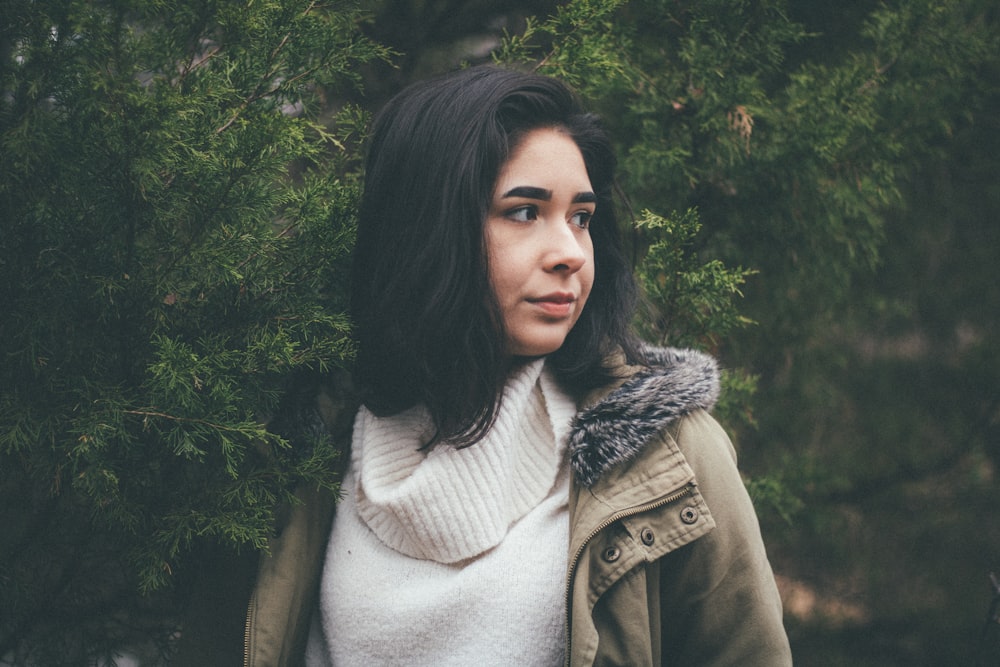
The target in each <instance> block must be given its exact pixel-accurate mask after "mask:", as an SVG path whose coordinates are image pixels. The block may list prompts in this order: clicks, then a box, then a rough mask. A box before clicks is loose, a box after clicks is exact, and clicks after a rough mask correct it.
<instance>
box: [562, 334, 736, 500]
mask: <svg viewBox="0 0 1000 667" xmlns="http://www.w3.org/2000/svg"><path fill="white" fill-rule="evenodd" d="M637 361H638V362H639V363H638V365H635V366H628V365H626V364H625V363H624V361H623V360H620V361H619V363H618V364H617V365H618V366H619V368H618V373H617V374H618V375H619V377H624V378H626V379H625V380H624V382H623V383H621V384H619V385H618V386H617V387H613V388H612V389H611V390H610V391H606V390H605V391H603V392H602V394H603V395H600V396H599V397H597V398H596V400H595V399H594V398H591V400H590V401H588V402H587V403H588V405H587V406H586V407H584V409H583V410H581V411H580V412H579V413H578V414H577V415H576V417H575V418H574V419H573V423H572V426H571V432H570V437H569V451H570V463H571V465H572V467H573V471H574V474H575V475H576V479H577V481H578V482H579V483H580V484H581V485H582V486H584V487H588V488H589V487H591V486H592V485H593V484H594V483H595V482H596V481H597V480H598V479H600V478H601V476H602V475H603V474H604V473H605V472H607V471H608V470H610V469H612V468H615V467H617V466H620V465H622V464H624V463H627V462H628V461H631V460H632V459H634V458H636V456H638V455H639V453H640V452H642V450H643V449H644V448H645V446H646V444H647V443H648V442H649V441H650V439H652V438H653V437H654V436H655V435H656V434H658V433H660V432H661V431H662V430H663V429H664V428H666V427H667V426H668V425H669V424H670V423H672V422H673V421H675V420H676V419H677V418H679V417H682V416H684V415H686V414H688V413H690V412H692V411H694V410H698V409H705V410H709V409H711V408H712V406H714V405H715V402H716V400H717V399H718V397H719V370H718V365H717V363H716V361H715V359H713V358H712V357H710V356H708V355H707V354H704V353H703V352H698V351H697V350H689V349H676V348H655V347H651V346H648V347H645V348H643V349H642V350H641V358H640V359H638V360H637Z"/></svg>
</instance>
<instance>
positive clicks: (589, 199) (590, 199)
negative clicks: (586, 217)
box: [503, 185, 597, 204]
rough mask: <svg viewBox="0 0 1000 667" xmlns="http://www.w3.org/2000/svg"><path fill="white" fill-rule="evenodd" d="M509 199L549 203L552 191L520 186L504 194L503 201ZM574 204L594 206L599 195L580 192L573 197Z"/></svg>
mask: <svg viewBox="0 0 1000 667" xmlns="http://www.w3.org/2000/svg"><path fill="white" fill-rule="evenodd" d="M508 197H523V198H524V199H538V200H540V201H549V200H551V199H552V191H551V190H546V189H545V188H536V187H532V186H530V185H519V186H517V187H516V188H512V189H510V190H508V191H507V192H505V193H504V194H503V199H507V198H508ZM573 203H574V204H593V203H597V195H595V194H594V193H593V192H578V193H576V196H574V197H573Z"/></svg>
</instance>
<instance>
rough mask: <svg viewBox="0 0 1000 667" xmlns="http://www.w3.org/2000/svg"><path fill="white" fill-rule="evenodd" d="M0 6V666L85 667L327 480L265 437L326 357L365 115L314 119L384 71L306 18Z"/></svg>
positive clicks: (360, 46)
mask: <svg viewBox="0 0 1000 667" xmlns="http://www.w3.org/2000/svg"><path fill="white" fill-rule="evenodd" d="M0 7H2V9H0V11H2V19H0V31H2V32H0V216H2V220H3V222H2V226H3V229H2V234H0V303H2V304H3V318H2V319H0V341H2V342H0V346H2V355H0V357H2V359H3V361H2V363H0V525H3V527H4V530H3V533H4V535H3V539H2V541H0V599H2V600H3V603H2V605H0V658H2V659H13V660H15V661H16V662H30V663H31V664H49V663H51V664H85V663H88V662H90V661H92V660H94V659H97V658H99V657H100V656H102V655H110V654H111V652H112V651H113V649H114V648H115V647H116V646H117V645H119V644H121V643H122V642H123V641H129V640H130V639H132V637H131V636H132V635H135V634H139V635H143V634H148V633H149V632H152V633H153V635H155V636H159V637H160V639H161V640H163V641H165V640H166V637H167V635H168V634H169V633H170V632H171V631H172V630H173V628H171V627H169V622H168V619H165V618H164V617H163V615H162V614H163V608H162V606H160V605H162V604H164V603H166V602H169V601H170V600H169V599H167V598H155V597H150V596H148V595H145V594H149V593H151V592H153V591H156V590H159V589H162V588H163V587H164V585H165V584H167V583H168V582H169V580H170V579H171V578H172V577H171V575H172V574H173V573H178V572H181V571H183V563H184V556H185V554H186V553H187V552H188V550H189V549H190V548H191V547H192V546H193V545H195V544H197V543H199V542H201V541H205V540H212V541H217V542H219V543H222V544H225V545H229V546H230V547H231V548H232V549H234V550H235V549H237V548H242V549H258V548H261V547H263V546H264V544H265V540H266V538H267V536H268V534H269V531H270V526H271V524H272V519H273V516H272V515H273V512H274V508H275V507H276V505H277V502H278V501H279V500H287V498H288V496H289V494H290V490H291V488H292V487H293V485H294V484H296V483H308V484H318V485H324V486H331V485H333V484H335V483H336V480H335V479H334V477H333V475H332V472H331V470H332V468H333V466H332V465H331V456H332V454H331V449H330V447H329V443H324V442H313V443H310V444H311V445H312V447H310V448H299V449H296V450H294V451H293V450H292V449H290V448H289V443H288V442H287V441H286V440H285V439H283V438H282V437H279V436H277V435H275V434H274V433H271V432H269V431H268V430H267V429H266V428H265V423H266V421H267V418H268V415H269V414H272V413H273V412H274V410H275V408H276V406H277V404H278V402H279V400H280V397H281V396H282V394H283V393H284V391H285V390H286V389H287V388H288V387H289V386H290V384H291V383H293V382H295V381H296V379H297V378H299V377H300V376H303V375H306V374H313V373H322V372H325V371H329V370H331V369H333V368H336V367H338V366H341V365H342V364H343V363H344V362H345V361H346V360H348V359H349V358H350V356H351V349H352V347H351V341H350V337H349V328H348V325H347V322H346V320H345V318H344V316H343V315H342V314H341V313H342V311H343V295H342V289H343V280H342V277H343V275H344V270H345V262H346V260H345V257H346V253H347V251H348V249H349V247H350V243H351V239H352V234H353V210H354V202H355V196H356V183H355V181H356V176H355V174H356V171H357V169H356V167H357V165H356V156H357V150H356V148H355V147H354V143H355V141H356V138H357V136H358V133H359V131H360V130H361V129H362V128H363V124H364V114H363V113H362V112H360V111H359V110H358V109H356V108H352V107H344V108H342V109H340V110H339V111H337V113H336V115H335V117H334V118H332V119H321V118H320V117H319V115H318V114H319V112H320V111H322V110H323V109H324V104H323V102H324V97H323V96H324V95H327V94H329V93H330V92H331V91H334V92H335V91H338V90H351V89H353V88H354V87H355V86H356V85H357V84H358V82H359V76H358V68H359V65H360V64H361V63H363V62H365V61H368V60H371V59H372V58H378V57H383V56H385V53H384V51H382V50H381V49H379V48H377V47H375V46H374V45H373V43H371V42H370V41H368V40H367V39H365V38H364V37H362V36H361V34H360V31H359V22H360V21H361V20H362V18H363V16H362V14H361V13H360V12H359V11H358V10H356V9H351V8H350V6H349V5H337V6H336V7H330V6H328V5H325V4H324V3H317V2H315V0H312V1H310V0H268V1H265V2H254V3H245V2H236V1H235V0H218V1H216V2H207V3H206V2H200V1H195V0H165V1H162V2H140V1H134V0H98V1H92V0H59V1H56V2H45V3H41V2H18V1H16V0H4V2H3V3H2V5H0ZM140 593H141V594H143V595H145V597H144V596H143V595H140Z"/></svg>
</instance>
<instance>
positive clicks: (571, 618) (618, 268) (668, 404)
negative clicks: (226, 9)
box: [192, 67, 791, 666]
mask: <svg viewBox="0 0 1000 667" xmlns="http://www.w3.org/2000/svg"><path fill="white" fill-rule="evenodd" d="M613 171H614V159H613V155H612V151H611V147H610V143H609V141H608V138H607V137H606V136H605V134H604V132H603V131H602V130H601V128H600V126H599V124H598V122H597V119H596V118H595V117H594V116H592V115H588V114H586V113H584V112H583V110H582V109H581V107H580V105H579V103H578V102H577V100H576V99H575V97H574V96H573V95H572V94H571V93H570V92H569V91H568V90H567V89H566V88H565V87H564V86H563V85H562V84H560V83H559V82H557V81H555V80H553V79H550V78H546V77H541V76H536V75H529V74H521V73H517V72H511V71H505V70H501V69H497V68H492V67H485V68H472V69H468V70H464V71H462V72H459V73H457V74H452V75H449V76H446V77H442V78H439V79H435V80H433V81H430V82H425V83H421V84H417V85H415V86H413V87H411V88H409V89H407V90H405V91H404V92H402V93H401V94H400V95H398V96H397V97H396V98H394V99H393V100H392V101H390V102H389V104H388V105H387V106H386V108H385V109H384V110H383V111H382V112H381V114H380V115H379V116H378V118H377V119H376V122H375V125H374V128H373V133H372V140H371V145H370V148H369V158H368V162H367V170H366V177H365V190H364V194H363V198H362V205H361V209H360V214H359V223H358V240H357V247H356V254H355V259H354V262H355V263H354V270H353V285H352V311H353V312H352V314H353V317H354V320H355V324H356V334H357V339H358V343H359V349H358V357H357V362H356V367H355V369H354V374H353V375H354V382H355V387H354V390H353V391H352V392H351V393H352V394H353V395H356V396H357V397H359V399H360V401H361V403H362V406H361V408H360V409H359V410H358V411H357V413H356V416H355V417H354V421H353V427H352V429H351V433H350V435H349V437H344V438H343V440H344V441H346V440H350V454H349V455H345V457H344V460H345V463H347V464H348V465H347V470H346V472H345V476H344V482H343V485H342V492H343V499H342V501H341V502H340V503H339V505H338V507H337V511H336V515H335V517H334V518H333V521H332V530H331V528H330V525H331V523H330V515H331V512H332V510H331V509H329V507H330V503H329V502H328V499H327V500H325V499H323V498H321V497H320V495H319V494H317V493H313V492H307V491H303V494H302V498H303V500H304V502H303V504H302V505H301V506H299V507H297V508H295V510H294V511H293V512H292V513H291V518H290V519H289V521H288V522H287V523H286V524H285V525H284V526H283V527H282V529H281V531H280V533H279V534H278V536H277V537H276V538H275V540H274V542H273V544H272V548H271V554H270V555H269V556H266V557H264V558H263V559H262V562H261V564H260V569H259V571H258V574H257V583H256V587H255V591H254V594H253V598H252V600H251V604H250V613H249V616H248V619H247V627H246V640H245V641H246V644H245V645H246V650H247V664H252V665H258V664H261V665H263V664H268V665H269V664H300V663H302V662H305V663H306V664H310V665H313V664H315V665H328V664H334V665H383V664H400V665H404V664H405V665H470V664H476V665H559V664H569V665H590V664H599V665H654V664H664V665H666V664H679V665H680V664H684V665H737V664H738V665H768V666H771V665H784V664H790V663H791V658H790V654H789V649H788V643H787V638H786V636H785V633H784V630H783V628H782V619H781V604H780V601H779V599H778V595H777V592H776V588H775V584H774V579H773V576H772V574H771V570H770V566H769V565H768V562H767V557H766V555H765V552H764V547H763V544H762V541H761V537H760V531H759V528H758V525H757V521H756V517H755V515H754V511H753V507H752V506H751V504H750V501H749V498H748V497H747V494H746V492H745V490H744V487H743V484H742V481H741V478H740V475H739V473H738V471H737V468H736V465H735V454H734V452H733V449H732V446H731V444H730V442H729V440H728V438H727V437H726V435H725V434H724V433H723V431H722V430H721V429H720V428H719V426H718V425H717V424H716V423H715V421H714V420H712V418H711V417H709V416H708V414H707V410H708V409H710V408H711V407H712V405H713V404H714V402H715V399H716V396H717V393H718V378H717V371H716V367H715V364H714V362H713V361H712V360H711V359H710V358H708V357H707V356H705V355H702V354H700V353H697V352H694V351H680V350H656V349H650V348H644V347H642V346H640V345H638V344H637V343H636V341H635V340H634V339H633V338H632V336H631V334H630V333H629V328H628V323H629V320H630V317H631V314H632V307H633V304H634V293H635V287H634V285H633V282H632V277H631V272H630V268H629V266H628V264H627V262H626V261H625V258H624V256H623V253H622V249H621V245H620V241H619V239H618V233H617V225H616V221H615V216H614V204H613V201H612V190H613ZM320 407H321V412H322V413H323V415H324V418H325V423H326V424H327V426H328V428H329V429H330V430H331V431H333V432H337V431H338V428H339V427H338V426H336V425H337V424H338V423H341V424H342V423H343V420H344V416H345V415H348V416H353V415H354V412H353V410H352V409H350V408H348V407H346V404H345V402H343V401H341V400H339V399H333V398H331V396H330V395H326V396H324V397H323V399H322V401H321V406H320ZM345 436H346V434H345ZM328 538H329V539H328ZM314 612H315V613H314ZM310 618H312V624H311V629H310V627H309V625H310V623H309V619H310ZM194 632H195V631H194V630H193V629H192V633H194ZM307 638H308V641H307ZM303 656H304V657H303Z"/></svg>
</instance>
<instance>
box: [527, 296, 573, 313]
mask: <svg viewBox="0 0 1000 667" xmlns="http://www.w3.org/2000/svg"><path fill="white" fill-rule="evenodd" d="M575 301H576V295H574V294H573V293H571V292H553V293H552V294H546V295H544V296H540V297H533V298H529V299H528V302H529V303H532V304H534V305H536V306H538V307H539V308H540V309H541V310H542V311H543V312H545V313H546V314H548V315H551V316H553V317H566V316H567V315H569V314H570V313H571V312H572V309H573V303H574V302H575Z"/></svg>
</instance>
